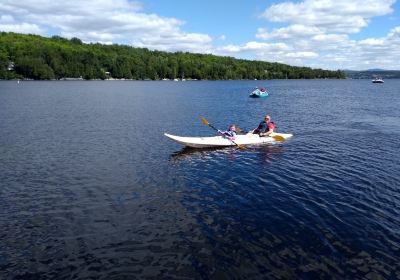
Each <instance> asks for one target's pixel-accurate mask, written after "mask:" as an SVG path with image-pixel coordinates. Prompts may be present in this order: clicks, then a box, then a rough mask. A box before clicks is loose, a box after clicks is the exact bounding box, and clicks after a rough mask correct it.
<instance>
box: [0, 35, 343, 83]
mask: <svg viewBox="0 0 400 280" xmlns="http://www.w3.org/2000/svg"><path fill="white" fill-rule="evenodd" d="M182 77H184V78H186V79H198V80H203V79H208V80H228V79H232V80H237V79H314V78H319V79H323V78H344V77H345V75H344V73H343V72H341V71H328V70H322V69H311V68H308V67H293V66H289V65H285V64H280V63H269V62H261V61H250V60H243V59H235V58H232V57H221V56H215V55H207V54H194V53H187V52H185V53H183V52H176V53H170V52H161V51H150V50H148V49H144V48H133V47H129V46H124V45H102V44H84V43H82V41H81V40H80V39H78V38H72V39H70V40H68V39H64V38H61V37H59V36H53V37H51V38H46V37H41V36H37V35H24V34H16V33H6V32H1V33H0V79H16V78H26V79H35V80H47V79H63V78H83V79H108V78H115V79H135V80H145V79H151V80H159V79H174V78H182Z"/></svg>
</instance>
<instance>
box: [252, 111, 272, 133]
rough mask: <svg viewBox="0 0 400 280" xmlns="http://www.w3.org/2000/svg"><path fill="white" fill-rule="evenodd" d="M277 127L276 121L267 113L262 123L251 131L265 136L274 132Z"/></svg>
mask: <svg viewBox="0 0 400 280" xmlns="http://www.w3.org/2000/svg"><path fill="white" fill-rule="evenodd" d="M274 129H275V124H274V122H272V121H271V117H270V116H269V115H266V116H265V117H264V120H263V121H261V122H260V124H259V125H258V126H257V127H256V128H255V129H253V130H251V131H250V133H253V134H258V135H260V137H263V136H269V135H270V134H271V133H273V132H274Z"/></svg>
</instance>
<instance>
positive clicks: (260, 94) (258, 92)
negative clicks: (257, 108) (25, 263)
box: [249, 89, 268, 98]
mask: <svg viewBox="0 0 400 280" xmlns="http://www.w3.org/2000/svg"><path fill="white" fill-rule="evenodd" d="M249 96H250V97H253V98H261V97H268V92H267V91H266V90H264V91H262V90H259V89H255V90H254V91H253V92H252V93H250V95H249Z"/></svg>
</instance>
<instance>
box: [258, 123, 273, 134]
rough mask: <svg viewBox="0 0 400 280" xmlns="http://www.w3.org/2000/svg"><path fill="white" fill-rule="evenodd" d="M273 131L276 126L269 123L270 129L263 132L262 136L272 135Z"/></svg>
mask: <svg viewBox="0 0 400 280" xmlns="http://www.w3.org/2000/svg"><path fill="white" fill-rule="evenodd" d="M273 132H274V126H273V125H270V124H268V131H266V132H264V133H262V135H261V136H269V135H270V134H271V133H273Z"/></svg>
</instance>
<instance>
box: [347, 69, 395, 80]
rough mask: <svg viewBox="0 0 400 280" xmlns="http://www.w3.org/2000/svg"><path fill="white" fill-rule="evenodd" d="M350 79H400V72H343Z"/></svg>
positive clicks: (370, 70)
mask: <svg viewBox="0 0 400 280" xmlns="http://www.w3.org/2000/svg"><path fill="white" fill-rule="evenodd" d="M343 72H344V73H345V75H346V78H348V79H372V78H374V77H381V78H383V79H400V70H383V69H369V70H365V71H352V70H344V71H343Z"/></svg>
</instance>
